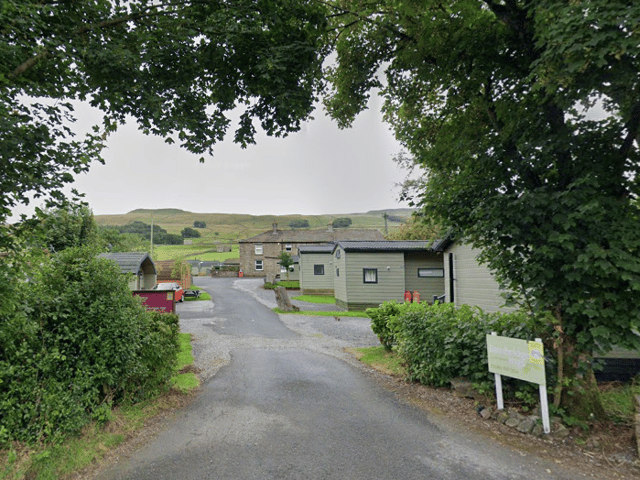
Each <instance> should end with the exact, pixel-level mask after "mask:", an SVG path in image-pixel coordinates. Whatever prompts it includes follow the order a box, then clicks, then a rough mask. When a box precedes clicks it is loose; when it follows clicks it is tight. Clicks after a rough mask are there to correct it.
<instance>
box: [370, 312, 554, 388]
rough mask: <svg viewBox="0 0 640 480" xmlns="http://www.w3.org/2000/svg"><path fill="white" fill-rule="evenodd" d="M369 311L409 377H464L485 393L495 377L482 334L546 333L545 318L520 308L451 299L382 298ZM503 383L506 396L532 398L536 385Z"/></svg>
mask: <svg viewBox="0 0 640 480" xmlns="http://www.w3.org/2000/svg"><path fill="white" fill-rule="evenodd" d="M367 314H368V315H369V316H370V317H371V318H372V326H371V328H372V330H373V331H374V333H376V335H378V336H379V337H382V338H381V342H382V343H383V345H388V344H389V342H391V341H393V342H395V344H396V345H397V351H398V354H399V355H400V356H401V358H402V360H403V362H404V363H405V365H406V367H407V372H408V380H411V381H417V382H420V383H423V384H425V385H432V386H437V387H442V386H449V384H450V381H451V380H452V379H453V378H456V377H466V378H468V379H469V380H470V381H472V382H473V383H474V385H475V386H476V388H477V389H478V390H480V391H481V392H483V393H488V394H490V393H491V392H493V388H494V387H493V385H494V384H493V382H494V379H493V374H490V373H489V370H488V368H489V367H488V360H487V348H486V334H488V333H491V332H496V333H497V334H498V335H503V336H507V337H513V338H521V339H534V338H536V337H542V338H543V339H545V338H547V337H548V336H549V334H550V332H548V330H547V323H546V322H544V321H542V320H540V319H537V318H535V317H532V316H530V315H527V314H525V313H522V312H515V313H486V312H483V311H482V310H481V309H479V308H477V307H469V306H467V305H463V306H462V307H460V308H456V307H455V306H454V305H453V304H451V303H442V304H440V303H436V304H434V305H428V304H409V303H407V304H398V303H396V302H385V303H383V304H382V305H381V306H380V308H378V309H369V310H367ZM385 320H386V322H387V323H386V325H385V324H384V322H385ZM383 339H384V340H385V341H383ZM385 342H386V343H385ZM546 357H547V358H545V360H546V361H547V377H548V379H549V377H551V380H552V378H553V374H554V372H555V360H554V359H553V358H552V357H551V356H550V355H548V354H547V355H546ZM548 383H550V382H549V380H548ZM504 386H505V397H507V398H509V397H516V398H519V399H522V400H532V399H534V398H535V390H536V388H537V387H536V386H533V385H529V384H526V382H519V381H515V380H512V379H506V378H505V379H504Z"/></svg>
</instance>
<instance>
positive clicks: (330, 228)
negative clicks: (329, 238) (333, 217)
mask: <svg viewBox="0 0 640 480" xmlns="http://www.w3.org/2000/svg"><path fill="white" fill-rule="evenodd" d="M327 232H333V223H330V224H329V225H327Z"/></svg>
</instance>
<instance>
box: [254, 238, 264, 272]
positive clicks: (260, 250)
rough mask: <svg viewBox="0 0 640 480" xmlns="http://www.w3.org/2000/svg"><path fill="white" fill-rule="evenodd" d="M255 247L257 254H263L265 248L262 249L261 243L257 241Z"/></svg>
mask: <svg viewBox="0 0 640 480" xmlns="http://www.w3.org/2000/svg"><path fill="white" fill-rule="evenodd" d="M255 249H256V255H262V253H263V249H262V244H261V243H256V246H255ZM261 270H262V269H261Z"/></svg>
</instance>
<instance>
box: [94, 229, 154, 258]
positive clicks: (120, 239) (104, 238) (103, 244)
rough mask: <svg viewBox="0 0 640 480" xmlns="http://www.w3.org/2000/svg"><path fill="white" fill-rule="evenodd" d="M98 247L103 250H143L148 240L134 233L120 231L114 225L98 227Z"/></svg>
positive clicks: (147, 247)
mask: <svg viewBox="0 0 640 480" xmlns="http://www.w3.org/2000/svg"><path fill="white" fill-rule="evenodd" d="M97 243H98V248H99V250H101V251H104V252H145V251H148V250H149V242H148V241H145V240H144V238H143V237H142V235H139V234H136V233H120V230H119V229H118V228H115V227H108V226H103V227H98V240H97Z"/></svg>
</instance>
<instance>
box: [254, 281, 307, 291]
mask: <svg viewBox="0 0 640 480" xmlns="http://www.w3.org/2000/svg"><path fill="white" fill-rule="evenodd" d="M276 287H284V288H286V289H287V290H299V289H300V282H299V281H297V280H289V281H286V280H283V281H281V282H276V283H265V284H264V287H263V288H265V289H267V290H275V288H276Z"/></svg>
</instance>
